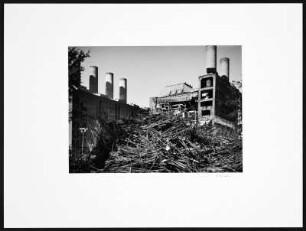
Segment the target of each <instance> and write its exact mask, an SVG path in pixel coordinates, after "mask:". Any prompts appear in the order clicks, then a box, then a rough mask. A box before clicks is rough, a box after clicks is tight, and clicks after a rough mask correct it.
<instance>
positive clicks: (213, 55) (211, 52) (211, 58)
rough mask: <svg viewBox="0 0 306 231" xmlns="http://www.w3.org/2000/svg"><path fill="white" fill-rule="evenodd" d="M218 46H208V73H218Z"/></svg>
mask: <svg viewBox="0 0 306 231" xmlns="http://www.w3.org/2000/svg"><path fill="white" fill-rule="evenodd" d="M216 62H217V46H206V72H207V73H216V70H217V64H216Z"/></svg>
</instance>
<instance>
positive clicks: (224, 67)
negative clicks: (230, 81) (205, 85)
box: [220, 57, 230, 78]
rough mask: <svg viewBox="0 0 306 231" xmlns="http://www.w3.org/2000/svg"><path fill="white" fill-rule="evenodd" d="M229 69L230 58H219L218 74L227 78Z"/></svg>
mask: <svg viewBox="0 0 306 231" xmlns="http://www.w3.org/2000/svg"><path fill="white" fill-rule="evenodd" d="M229 71H230V60H229V58H226V57H224V58H222V59H220V76H226V77H227V78H229Z"/></svg>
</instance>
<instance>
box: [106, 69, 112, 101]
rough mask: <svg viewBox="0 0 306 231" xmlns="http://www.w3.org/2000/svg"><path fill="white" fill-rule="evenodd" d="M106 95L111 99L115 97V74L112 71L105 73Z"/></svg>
mask: <svg viewBox="0 0 306 231" xmlns="http://www.w3.org/2000/svg"><path fill="white" fill-rule="evenodd" d="M105 95H106V96H107V97H108V98H109V99H113V98H114V74H113V73H111V72H107V73H105Z"/></svg>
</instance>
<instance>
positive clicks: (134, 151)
mask: <svg viewBox="0 0 306 231" xmlns="http://www.w3.org/2000/svg"><path fill="white" fill-rule="evenodd" d="M120 126H121V132H122V134H121V138H120V139H119V140H116V145H113V147H114V148H113V149H112V151H111V152H110V153H109V157H108V159H107V160H106V162H105V165H104V168H102V169H97V168H93V170H92V172H109V173H126V172H131V173H137V172H138V173H148V172H152V173H153V172H242V140H241V137H240V136H239V134H237V133H236V132H235V131H233V130H229V131H228V130H225V129H223V128H220V127H216V126H212V125H208V126H201V127H200V126H197V123H195V121H193V120H191V119H190V118H180V117H178V116H173V115H172V116H169V115H168V116H167V115H149V116H145V117H142V118H137V119H133V120H130V121H125V122H124V123H122V121H121V123H120Z"/></svg>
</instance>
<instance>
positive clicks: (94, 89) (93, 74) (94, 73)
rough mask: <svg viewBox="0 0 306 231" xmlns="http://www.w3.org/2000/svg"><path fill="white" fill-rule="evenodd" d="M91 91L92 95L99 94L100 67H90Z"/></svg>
mask: <svg viewBox="0 0 306 231" xmlns="http://www.w3.org/2000/svg"><path fill="white" fill-rule="evenodd" d="M89 91H90V92H91V93H98V67H97V66H90V67H89Z"/></svg>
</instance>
